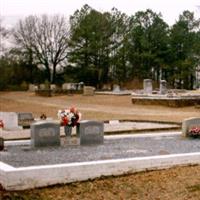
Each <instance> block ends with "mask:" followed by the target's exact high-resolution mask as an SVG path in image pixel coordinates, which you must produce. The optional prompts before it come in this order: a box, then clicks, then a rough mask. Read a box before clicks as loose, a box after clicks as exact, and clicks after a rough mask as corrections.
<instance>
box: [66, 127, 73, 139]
mask: <svg viewBox="0 0 200 200" xmlns="http://www.w3.org/2000/svg"><path fill="white" fill-rule="evenodd" d="M64 131H65V135H66V137H71V135H72V127H71V126H64Z"/></svg>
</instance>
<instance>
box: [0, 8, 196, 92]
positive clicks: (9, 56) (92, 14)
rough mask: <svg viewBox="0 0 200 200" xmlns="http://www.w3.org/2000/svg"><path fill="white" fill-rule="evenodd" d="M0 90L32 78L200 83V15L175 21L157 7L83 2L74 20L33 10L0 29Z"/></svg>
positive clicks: (98, 84) (188, 86) (91, 82)
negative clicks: (101, 6) (99, 6)
mask: <svg viewBox="0 0 200 200" xmlns="http://www.w3.org/2000/svg"><path fill="white" fill-rule="evenodd" d="M0 34H1V40H4V41H6V40H9V39H10V40H12V43H13V44H14V45H12V48H7V49H4V47H5V46H3V42H2V43H1V55H0V77H1V78H0V90H4V89H19V87H20V88H21V89H23V88H26V85H27V84H28V83H34V84H38V83H43V82H49V83H56V84H62V83H64V82H84V83H85V84H86V85H93V86H95V87H97V88H99V89H101V88H102V86H103V85H104V84H114V83H117V84H120V85H121V86H123V85H124V84H125V83H127V82H131V81H134V80H143V79H144V78H151V79H153V80H154V81H155V82H158V81H159V80H160V79H165V80H167V82H168V84H169V85H170V86H171V87H173V88H185V89H192V88H193V87H194V86H196V87H199V85H198V83H197V81H196V73H197V71H198V66H199V65H200V19H195V17H194V13H192V12H190V11H184V12H183V13H182V14H181V15H180V16H179V19H178V20H177V21H176V22H175V24H174V25H173V26H169V25H168V24H167V23H166V22H165V21H164V20H163V19H162V16H161V14H157V13H155V12H153V11H152V10H149V9H147V10H146V11H139V12H137V13H135V14H134V15H132V16H127V15H126V14H125V13H122V12H120V11H119V10H117V9H116V8H113V9H112V10H111V11H110V12H99V11H97V10H94V9H93V8H91V7H89V6H88V5H85V6H83V7H82V8H81V9H80V10H77V11H76V12H75V13H74V14H73V15H72V16H70V19H69V20H66V19H65V18H64V17H62V16H46V15H43V16H29V17H27V18H25V19H23V20H20V21H19V22H18V24H17V25H16V26H15V27H14V28H13V30H11V31H8V30H5V29H4V28H3V27H1V29H0Z"/></svg>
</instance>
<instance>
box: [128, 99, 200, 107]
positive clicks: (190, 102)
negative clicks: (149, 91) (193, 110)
mask: <svg viewBox="0 0 200 200" xmlns="http://www.w3.org/2000/svg"><path fill="white" fill-rule="evenodd" d="M132 103H133V104H142V105H163V106H169V107H184V106H194V105H196V104H200V99H199V98H193V97H191V98H184V97H183V98H156V97H155V98H154V97H132Z"/></svg>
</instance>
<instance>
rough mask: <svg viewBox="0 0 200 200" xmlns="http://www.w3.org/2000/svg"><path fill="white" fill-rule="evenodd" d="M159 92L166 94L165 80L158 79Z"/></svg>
mask: <svg viewBox="0 0 200 200" xmlns="http://www.w3.org/2000/svg"><path fill="white" fill-rule="evenodd" d="M160 94H167V81H166V80H161V81H160Z"/></svg>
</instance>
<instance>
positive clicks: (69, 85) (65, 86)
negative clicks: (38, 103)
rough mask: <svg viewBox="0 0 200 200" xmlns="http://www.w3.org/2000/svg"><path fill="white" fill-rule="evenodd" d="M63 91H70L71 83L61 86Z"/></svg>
mask: <svg viewBox="0 0 200 200" xmlns="http://www.w3.org/2000/svg"><path fill="white" fill-rule="evenodd" d="M62 89H63V90H71V83H64V84H62Z"/></svg>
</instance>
